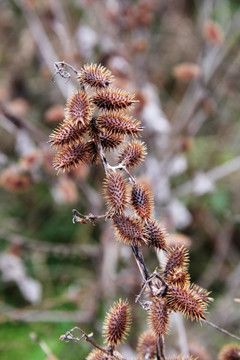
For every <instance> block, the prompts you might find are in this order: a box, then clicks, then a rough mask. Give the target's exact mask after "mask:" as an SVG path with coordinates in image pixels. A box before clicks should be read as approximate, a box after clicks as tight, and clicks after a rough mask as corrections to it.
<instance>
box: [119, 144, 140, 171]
mask: <svg viewBox="0 0 240 360" xmlns="http://www.w3.org/2000/svg"><path fill="white" fill-rule="evenodd" d="M146 154H147V150H146V146H145V144H144V143H142V142H140V141H133V142H132V143H130V144H127V145H125V146H124V147H123V148H122V149H121V151H120V153H119V156H118V164H122V165H123V166H126V168H129V169H131V168H134V167H135V166H138V165H139V164H140V163H141V162H143V161H144V159H145V156H146Z"/></svg>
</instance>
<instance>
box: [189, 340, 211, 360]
mask: <svg viewBox="0 0 240 360" xmlns="http://www.w3.org/2000/svg"><path fill="white" fill-rule="evenodd" d="M188 348H189V354H190V355H192V356H193V357H194V358H197V359H198V360H211V355H210V354H209V352H208V351H207V349H206V348H205V347H203V346H201V345H200V344H198V343H190V344H189V345H188Z"/></svg>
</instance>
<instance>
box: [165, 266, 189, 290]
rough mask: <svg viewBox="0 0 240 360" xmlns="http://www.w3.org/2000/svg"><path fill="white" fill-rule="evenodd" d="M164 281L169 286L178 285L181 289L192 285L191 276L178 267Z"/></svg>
mask: <svg viewBox="0 0 240 360" xmlns="http://www.w3.org/2000/svg"><path fill="white" fill-rule="evenodd" d="M164 279H165V281H166V282H167V283H168V284H170V285H176V286H179V287H180V288H183V287H184V286H185V285H187V284H190V275H189V274H188V272H187V270H186V269H184V268H182V267H181V266H177V267H175V268H174V269H171V270H170V271H169V273H168V275H167V276H165V278H164Z"/></svg>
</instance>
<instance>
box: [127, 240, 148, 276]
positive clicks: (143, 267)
mask: <svg viewBox="0 0 240 360" xmlns="http://www.w3.org/2000/svg"><path fill="white" fill-rule="evenodd" d="M131 248H132V252H133V255H134V257H135V260H136V262H137V265H138V268H139V270H140V273H141V275H142V277H143V280H144V281H145V282H146V281H147V280H148V278H149V272H148V269H147V268H146V265H145V263H144V260H143V256H142V252H141V250H140V249H139V246H138V245H131Z"/></svg>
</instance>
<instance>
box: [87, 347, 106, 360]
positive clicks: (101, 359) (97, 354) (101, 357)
mask: <svg viewBox="0 0 240 360" xmlns="http://www.w3.org/2000/svg"><path fill="white" fill-rule="evenodd" d="M109 359H110V356H109V355H107V354H106V353H104V352H103V351H101V350H98V349H93V350H92V351H91V352H90V354H88V356H87V357H86V360H109Z"/></svg>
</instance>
